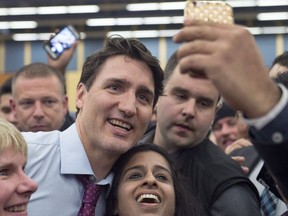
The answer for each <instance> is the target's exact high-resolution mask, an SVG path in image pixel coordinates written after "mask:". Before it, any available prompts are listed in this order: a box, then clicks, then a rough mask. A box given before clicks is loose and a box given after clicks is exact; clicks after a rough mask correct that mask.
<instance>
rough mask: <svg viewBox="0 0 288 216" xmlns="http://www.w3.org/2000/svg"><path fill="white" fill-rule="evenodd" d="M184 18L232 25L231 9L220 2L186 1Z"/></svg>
mask: <svg viewBox="0 0 288 216" xmlns="http://www.w3.org/2000/svg"><path fill="white" fill-rule="evenodd" d="M184 16H189V17H192V18H193V19H195V20H200V21H204V22H208V23H224V24H233V23H234V18H233V10H232V7H231V6H230V5H229V4H227V3H225V2H221V1H193V0H187V2H186V6H185V9H184Z"/></svg>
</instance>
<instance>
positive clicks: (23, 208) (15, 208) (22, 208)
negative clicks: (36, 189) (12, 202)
mask: <svg viewBox="0 0 288 216" xmlns="http://www.w3.org/2000/svg"><path fill="white" fill-rule="evenodd" d="M26 207H27V206H26V205H21V206H13V207H9V208H7V209H5V210H6V211H8V212H22V211H26Z"/></svg>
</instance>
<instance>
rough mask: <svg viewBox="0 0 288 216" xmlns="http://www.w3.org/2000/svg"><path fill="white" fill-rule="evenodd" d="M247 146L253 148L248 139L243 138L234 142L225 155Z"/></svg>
mask: <svg viewBox="0 0 288 216" xmlns="http://www.w3.org/2000/svg"><path fill="white" fill-rule="evenodd" d="M247 146H252V143H251V142H250V141H249V140H248V139H244V138H241V139H238V140H236V141H235V142H233V143H232V144H231V145H229V146H227V148H226V149H225V153H226V154H231V152H233V151H234V150H236V149H240V148H243V147H247Z"/></svg>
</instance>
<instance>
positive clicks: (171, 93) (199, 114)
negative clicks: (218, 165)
mask: <svg viewBox="0 0 288 216" xmlns="http://www.w3.org/2000/svg"><path fill="white" fill-rule="evenodd" d="M218 99H219V93H218V91H217V89H216V88H215V86H214V85H213V84H212V82H211V81H209V80H207V79H200V78H193V77H191V76H190V75H189V74H181V73H180V70H179V67H178V66H177V67H176V68H175V71H174V72H173V74H172V75H171V77H170V79H169V80H168V82H167V84H166V86H165V91H164V96H161V97H160V98H159V100H158V103H157V117H156V118H157V127H156V134H155V138H154V143H156V144H157V145H160V146H162V147H163V148H165V149H166V150H167V151H169V152H171V151H175V150H177V149H178V148H188V147H193V146H196V145H198V144H200V143H201V142H202V141H203V140H204V139H205V137H206V136H207V134H208V132H209V129H210V126H211V125H212V122H213V119H214V116H215V112H216V108H217V102H218Z"/></svg>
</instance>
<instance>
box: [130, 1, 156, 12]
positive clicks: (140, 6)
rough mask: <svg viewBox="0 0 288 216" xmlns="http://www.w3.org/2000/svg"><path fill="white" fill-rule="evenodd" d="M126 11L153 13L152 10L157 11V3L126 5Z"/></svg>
mask: <svg viewBox="0 0 288 216" xmlns="http://www.w3.org/2000/svg"><path fill="white" fill-rule="evenodd" d="M126 10H128V11H154V10H159V4H158V3H139V4H127V6H126Z"/></svg>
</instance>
